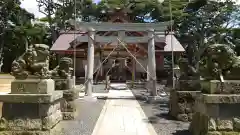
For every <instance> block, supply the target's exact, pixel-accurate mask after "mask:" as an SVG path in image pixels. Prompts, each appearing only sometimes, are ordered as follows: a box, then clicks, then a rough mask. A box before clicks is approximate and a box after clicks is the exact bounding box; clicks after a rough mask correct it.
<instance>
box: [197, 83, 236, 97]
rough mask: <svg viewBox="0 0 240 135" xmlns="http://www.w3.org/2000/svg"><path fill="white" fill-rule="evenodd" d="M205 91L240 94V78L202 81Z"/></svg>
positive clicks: (209, 92) (207, 92)
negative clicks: (222, 80) (222, 81)
mask: <svg viewBox="0 0 240 135" xmlns="http://www.w3.org/2000/svg"><path fill="white" fill-rule="evenodd" d="M201 87H202V91H203V93H206V94H220V93H221V94H240V80H225V81H224V83H221V82H220V81H219V80H211V81H201Z"/></svg>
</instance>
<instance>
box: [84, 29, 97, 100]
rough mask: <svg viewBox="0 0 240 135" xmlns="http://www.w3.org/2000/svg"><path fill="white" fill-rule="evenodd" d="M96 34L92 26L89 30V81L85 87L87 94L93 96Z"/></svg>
mask: <svg viewBox="0 0 240 135" xmlns="http://www.w3.org/2000/svg"><path fill="white" fill-rule="evenodd" d="M94 36H95V30H94V29H92V28H90V29H89V31H88V57H87V60H88V63H87V83H86V89H85V95H86V96H92V91H93V86H92V85H93V72H94V71H93V70H94Z"/></svg>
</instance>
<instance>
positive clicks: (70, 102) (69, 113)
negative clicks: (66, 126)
mask: <svg viewBox="0 0 240 135" xmlns="http://www.w3.org/2000/svg"><path fill="white" fill-rule="evenodd" d="M55 82H56V83H57V84H56V91H62V92H63V99H62V101H61V112H62V116H63V120H73V119H74V118H75V116H76V105H75V104H76V103H75V100H76V99H77V98H78V97H79V91H78V90H76V89H75V88H74V87H73V83H72V82H73V79H55Z"/></svg>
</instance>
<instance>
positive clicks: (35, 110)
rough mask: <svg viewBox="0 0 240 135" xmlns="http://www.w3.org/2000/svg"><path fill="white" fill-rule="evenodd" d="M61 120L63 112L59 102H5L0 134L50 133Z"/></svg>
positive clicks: (0, 122)
mask: <svg viewBox="0 0 240 135" xmlns="http://www.w3.org/2000/svg"><path fill="white" fill-rule="evenodd" d="M61 120H62V114H61V111H60V103H59V102H55V103H52V104H38V103H35V104H33V103H27V104H25V103H4V104H3V114H2V118H1V119H0V130H1V132H0V134H1V135H2V134H3V135H5V134H6V135H8V134H9V135H15V134H16V135H26V134H27V133H28V134H30V135H31V134H33V135H36V133H42V134H43V135H45V134H50V131H51V129H52V128H54V127H55V125H56V124H58V123H59V122H60V121H61ZM4 133H5V134H4ZM17 133H19V134H17ZM24 133H25V134H24ZM34 133H35V134H34ZM44 133H45V134H44ZM40 135H41V134H40Z"/></svg>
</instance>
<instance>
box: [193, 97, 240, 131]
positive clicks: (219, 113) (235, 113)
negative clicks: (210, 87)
mask: <svg viewBox="0 0 240 135" xmlns="http://www.w3.org/2000/svg"><path fill="white" fill-rule="evenodd" d="M238 108H240V95H238V94H200V95H199V97H198V99H197V101H196V113H195V114H194V116H193V120H192V122H191V125H190V127H189V130H190V131H191V132H192V134H193V135H239V134H240V132H239V131H240V119H239V118H240V109H238Z"/></svg>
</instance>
